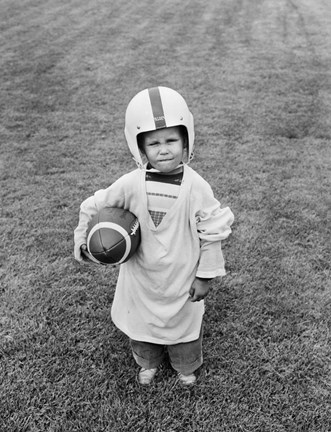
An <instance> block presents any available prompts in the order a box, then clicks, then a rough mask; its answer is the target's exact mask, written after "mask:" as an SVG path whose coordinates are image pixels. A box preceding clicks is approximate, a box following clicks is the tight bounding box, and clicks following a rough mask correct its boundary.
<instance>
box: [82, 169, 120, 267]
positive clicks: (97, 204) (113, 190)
mask: <svg viewBox="0 0 331 432" xmlns="http://www.w3.org/2000/svg"><path fill="white" fill-rule="evenodd" d="M124 205H125V178H124V176H123V177H122V178H120V179H119V180H117V181H116V182H115V183H113V184H112V185H111V186H109V188H107V189H101V190H99V191H97V192H96V193H95V194H94V195H93V196H91V197H89V198H87V199H86V200H85V201H83V202H82V204H81V206H80V212H79V223H78V226H77V228H76V229H75V232H74V241H75V247H74V256H75V259H76V260H77V261H78V262H80V263H81V262H82V261H83V260H84V259H85V253H84V250H85V251H86V232H87V229H88V224H89V222H90V220H91V219H92V217H93V216H94V215H95V214H97V212H98V211H100V210H101V209H102V208H105V207H120V208H124ZM82 249H83V251H82Z"/></svg>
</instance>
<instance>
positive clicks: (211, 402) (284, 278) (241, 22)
mask: <svg viewBox="0 0 331 432" xmlns="http://www.w3.org/2000/svg"><path fill="white" fill-rule="evenodd" d="M0 12H1V14H0V16H1V19H0V29H1V33H0V34H1V40H2V43H1V45H0V73H1V88H0V116H1V117H0V118H1V121H0V134H1V156H0V182H1V188H0V190H1V213H0V219H1V225H0V226H1V228H0V229H1V232H0V234H1V244H2V248H1V250H0V263H1V267H0V277H1V288H0V296H1V301H0V383H1V386H0V430H1V431H2V430H3V431H6V432H7V431H8V432H16V431H17V432H23V431H24V432H25V431H27V432H28V431H29V432H30V431H31V432H37V431H50V432H51V431H52V432H53V431H54V432H60V431H66V432H74V431H94V432H97V431H135V432H139V431H141V432H142V431H144V432H145V431H159V432H161V431H167V432H171V431H182V430H187V431H225V432H227V431H230V432H231V431H234V432H237V431H245V432H251V431H262V432H269V431H270V432H285V431H286V432H287V431H291V432H292V431H307V432H315V431H316V432H317V431H319V432H322V431H323V432H326V431H329V430H331V420H330V408H331V401H330V390H331V381H330V372H331V371H330V364H331V363H330V362H331V356H330V299H331V294H330V288H331V287H330V178H331V176H330V174H331V173H330V160H331V154H330V153H331V152H330V137H331V123H330V118H331V117H330V112H331V93H330V74H329V71H330V66H331V57H330V50H329V47H330V41H331V33H330V28H331V11H330V8H329V6H328V4H327V2H326V1H324V0H317V1H314V2H313V1H312V0H303V1H300V2H299V1H297V0H280V1H278V2H272V1H270V0H255V1H254V2H249V1H248V0H241V1H239V0H231V1H230V0H224V1H223V0H222V1H216V0H215V1H211V2H208V6H206V4H205V3H204V2H201V1H199V0H193V1H191V2H188V1H186V2H179V1H177V0H170V1H168V2H161V1H160V0H156V1H154V2H153V7H151V2H149V1H148V0H143V1H140V2H133V1H130V2H126V3H123V2H120V1H119V0H114V1H112V2H108V1H105V0H97V1H96V2H95V3H92V2H90V1H87V0H82V1H76V0H71V1H68V2H63V1H61V0H54V1H52V2H50V1H40V0H24V1H20V2H19V1H18V0H11V1H9V0H0ZM157 84H163V85H168V86H170V87H174V88H175V89H177V90H179V91H180V92H181V93H182V94H183V95H184V96H185V97H186V99H187V101H188V103H189V105H190V107H191V109H192V111H193V113H194V115H195V121H196V128H197V139H196V157H195V159H194V161H193V162H192V166H193V168H195V169H196V170H197V171H198V172H199V173H201V174H202V175H203V176H204V177H205V178H206V179H207V180H208V181H209V182H210V183H211V185H212V186H213V189H214V191H215V194H216V195H217V197H219V199H220V200H221V201H222V203H223V204H224V205H230V207H231V208H232V210H233V212H234V214H235V217H236V222H235V225H234V229H233V234H232V236H231V237H230V238H229V240H228V241H226V242H225V243H224V253H225V257H226V261H227V270H228V275H227V276H226V277H225V278H224V279H222V281H220V280H217V281H214V282H213V290H212V292H211V294H210V296H209V297H208V299H207V302H206V304H207V311H206V318H205V339H204V340H205V341H204V353H205V363H204V366H203V367H202V368H201V370H200V372H199V381H198V382H199V384H198V385H197V386H196V387H194V388H191V389H183V388H181V387H180V386H179V385H178V383H177V381H176V379H175V375H174V373H173V371H172V370H171V369H170V368H169V365H167V364H165V365H164V368H163V370H162V373H160V374H159V375H158V377H157V379H156V382H155V383H154V384H153V385H152V386H151V387H150V388H148V389H145V388H141V387H139V385H138V384H137V381H136V371H137V369H136V366H135V364H134V361H133V360H132V358H131V354H130V350H129V346H128V342H127V340H126V338H125V336H123V335H122V334H120V333H119V332H118V331H117V330H116V328H115V327H114V326H113V324H112V322H111V319H110V306H111V302H112V298H113V294H114V289H115V283H116V276H117V271H118V269H117V268H104V267H102V268H99V267H93V266H89V267H81V266H79V265H78V264H77V263H75V262H74V260H73V256H72V248H73V238H72V234H73V229H74V228H75V226H76V223H77V217H78V208H79V204H80V202H81V201H82V200H83V199H84V198H85V197H87V196H89V195H90V194H91V193H93V192H94V191H95V190H96V189H98V188H101V187H106V186H107V185H109V184H110V183H111V182H112V181H114V180H115V179H117V178H118V177H119V176H120V175H121V174H122V173H124V172H127V171H129V170H131V169H133V168H134V165H133V163H132V161H131V158H130V155H129V152H128V150H127V148H126V144H125V141H124V136H123V126H124V124H123V123H124V110H125V107H126V105H127V103H128V101H129V99H130V98H131V97H132V96H133V95H134V94H135V93H136V92H137V91H139V90H140V89H142V88H145V87H148V86H152V85H157Z"/></svg>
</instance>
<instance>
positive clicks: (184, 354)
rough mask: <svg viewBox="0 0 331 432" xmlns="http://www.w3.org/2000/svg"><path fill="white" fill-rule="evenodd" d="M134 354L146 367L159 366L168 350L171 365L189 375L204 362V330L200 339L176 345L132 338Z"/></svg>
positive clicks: (142, 365) (141, 364)
mask: <svg viewBox="0 0 331 432" xmlns="http://www.w3.org/2000/svg"><path fill="white" fill-rule="evenodd" d="M131 348H132V354H133V357H134V359H135V361H136V362H137V364H138V365H139V366H140V367H142V368H145V369H152V368H156V367H158V366H159V365H160V364H161V363H162V361H163V360H164V357H165V353H166V350H167V351H168V355H169V360H170V364H171V366H172V367H173V368H174V369H175V370H176V371H177V372H180V373H182V374H183V375H189V374H191V373H193V372H194V371H195V370H196V369H198V368H199V367H200V366H201V365H202V363H203V356H202V331H201V332H200V336H199V339H197V340H195V341H192V342H186V343H179V344H176V345H166V346H165V345H159V344H153V343H149V342H141V341H136V340H132V339H131Z"/></svg>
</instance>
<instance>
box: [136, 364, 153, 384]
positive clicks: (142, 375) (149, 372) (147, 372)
mask: <svg viewBox="0 0 331 432" xmlns="http://www.w3.org/2000/svg"><path fill="white" fill-rule="evenodd" d="M156 372H157V369H156V368H153V369H145V368H141V369H140V372H139V375H138V381H139V384H143V385H148V384H150V383H151V382H152V381H153V379H154V377H155V375H156Z"/></svg>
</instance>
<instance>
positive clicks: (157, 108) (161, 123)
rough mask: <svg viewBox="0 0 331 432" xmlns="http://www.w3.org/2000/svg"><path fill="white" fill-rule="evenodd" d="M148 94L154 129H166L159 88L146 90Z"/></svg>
mask: <svg viewBox="0 0 331 432" xmlns="http://www.w3.org/2000/svg"><path fill="white" fill-rule="evenodd" d="M148 94H149V98H150V101H151V105H152V111H153V117H154V123H155V129H161V128H165V127H167V124H166V121H165V116H164V112H163V106H162V100H161V95H160V90H159V88H158V87H153V88H150V89H148Z"/></svg>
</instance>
